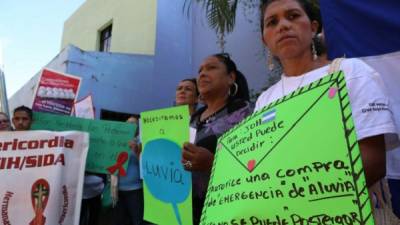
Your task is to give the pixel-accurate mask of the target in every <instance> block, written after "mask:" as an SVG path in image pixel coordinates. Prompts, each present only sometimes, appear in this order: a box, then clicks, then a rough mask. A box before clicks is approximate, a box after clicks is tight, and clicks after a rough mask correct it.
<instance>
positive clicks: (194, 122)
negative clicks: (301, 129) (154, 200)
mask: <svg viewBox="0 0 400 225" xmlns="http://www.w3.org/2000/svg"><path fill="white" fill-rule="evenodd" d="M197 85H198V90H199V93H200V98H201V101H202V103H203V104H204V105H205V106H204V107H202V108H200V109H199V110H197V111H196V112H195V113H194V114H193V115H192V118H191V127H192V128H194V129H196V137H195V141H194V144H190V143H185V145H184V148H183V155H182V163H183V165H184V167H185V169H186V170H189V171H192V179H193V223H194V224H199V222H200V216H201V212H202V208H203V204H204V201H205V195H206V191H207V185H208V181H209V179H210V171H211V167H212V164H213V160H214V153H215V149H216V145H217V139H218V138H219V137H220V136H221V135H222V134H223V133H224V132H225V131H227V130H229V129H230V128H232V127H233V126H234V125H236V124H237V123H239V122H240V121H241V120H242V119H243V118H245V117H246V116H247V115H249V114H250V113H251V111H252V110H251V108H250V104H249V103H248V100H249V91H248V87H247V81H246V78H245V77H244V76H243V74H242V73H241V72H240V71H238V70H237V68H236V64H235V63H234V62H233V61H232V60H231V58H230V57H229V55H227V54H216V55H212V56H209V57H208V58H206V59H205V60H204V61H203V63H202V64H201V66H200V69H199V75H198V77H197Z"/></svg>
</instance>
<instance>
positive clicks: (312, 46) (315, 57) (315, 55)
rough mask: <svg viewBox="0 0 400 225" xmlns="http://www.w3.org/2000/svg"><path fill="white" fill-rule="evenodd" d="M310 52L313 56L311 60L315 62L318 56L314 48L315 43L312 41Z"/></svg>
mask: <svg viewBox="0 0 400 225" xmlns="http://www.w3.org/2000/svg"><path fill="white" fill-rule="evenodd" d="M311 51H312V55H313V60H314V61H315V60H317V59H318V55H317V50H316V48H315V43H314V40H312V42H311Z"/></svg>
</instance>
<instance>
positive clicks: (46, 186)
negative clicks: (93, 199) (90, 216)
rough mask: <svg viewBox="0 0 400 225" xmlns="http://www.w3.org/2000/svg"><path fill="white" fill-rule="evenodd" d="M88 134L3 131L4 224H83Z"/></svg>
mask: <svg viewBox="0 0 400 225" xmlns="http://www.w3.org/2000/svg"><path fill="white" fill-rule="evenodd" d="M88 142H89V135H88V134H87V133H84V132H77V131H67V132H49V131H20V132H17V131H15V132H2V133H1V135H0V177H1V182H0V201H1V214H0V224H3V225H20V224H25V225H54V224H59V225H78V224H79V215H80V207H81V200H82V186H83V176H84V171H85V162H86V155H87V151H88Z"/></svg>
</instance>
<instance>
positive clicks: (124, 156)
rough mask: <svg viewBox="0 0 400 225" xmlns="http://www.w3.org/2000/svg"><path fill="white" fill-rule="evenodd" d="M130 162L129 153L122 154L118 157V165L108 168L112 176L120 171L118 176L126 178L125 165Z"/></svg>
mask: <svg viewBox="0 0 400 225" xmlns="http://www.w3.org/2000/svg"><path fill="white" fill-rule="evenodd" d="M127 160H128V153H127V152H121V153H119V155H118V157H117V163H115V164H114V165H112V166H110V167H108V168H107V170H108V172H110V174H114V173H115V172H116V171H117V170H118V171H119V172H118V174H119V175H120V176H126V171H125V169H124V167H123V165H124V163H125V162H126V161H127Z"/></svg>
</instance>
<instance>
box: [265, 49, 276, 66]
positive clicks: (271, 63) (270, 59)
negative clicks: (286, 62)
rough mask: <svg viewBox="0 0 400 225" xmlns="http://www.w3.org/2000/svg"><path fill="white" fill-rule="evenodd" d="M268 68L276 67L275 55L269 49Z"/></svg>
mask: <svg viewBox="0 0 400 225" xmlns="http://www.w3.org/2000/svg"><path fill="white" fill-rule="evenodd" d="M267 57H268V69H269V70H273V69H274V68H275V65H274V62H273V56H272V54H271V51H270V50H268V55H267Z"/></svg>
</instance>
